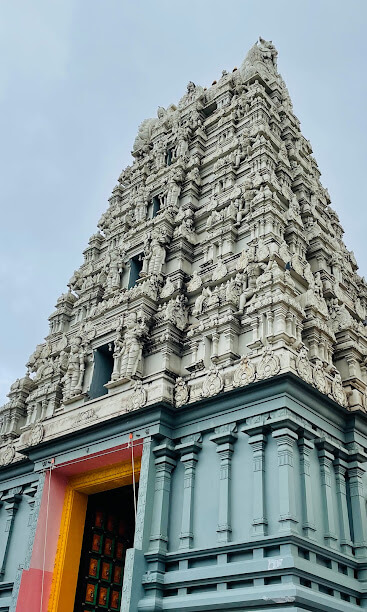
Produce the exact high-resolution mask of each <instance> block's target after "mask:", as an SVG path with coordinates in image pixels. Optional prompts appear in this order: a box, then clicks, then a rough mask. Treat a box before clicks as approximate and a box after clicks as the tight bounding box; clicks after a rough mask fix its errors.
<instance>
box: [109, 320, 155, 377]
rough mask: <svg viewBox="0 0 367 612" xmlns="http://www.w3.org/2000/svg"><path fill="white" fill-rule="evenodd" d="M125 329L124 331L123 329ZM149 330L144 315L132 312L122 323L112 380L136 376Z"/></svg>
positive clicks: (116, 343)
mask: <svg viewBox="0 0 367 612" xmlns="http://www.w3.org/2000/svg"><path fill="white" fill-rule="evenodd" d="M123 328H124V329H125V331H124V332H123V333H122V329H123ZM147 332H148V325H147V322H146V318H145V316H144V315H140V316H138V314H137V313H136V312H131V313H130V314H129V315H128V316H127V318H126V321H125V322H122V323H120V326H119V328H118V337H117V339H116V340H115V351H114V353H113V357H114V368H113V373H112V380H113V381H114V380H120V379H128V378H132V377H133V376H135V374H136V372H137V369H138V366H139V362H140V359H141V356H142V353H143V340H144V338H145V336H146V334H147Z"/></svg>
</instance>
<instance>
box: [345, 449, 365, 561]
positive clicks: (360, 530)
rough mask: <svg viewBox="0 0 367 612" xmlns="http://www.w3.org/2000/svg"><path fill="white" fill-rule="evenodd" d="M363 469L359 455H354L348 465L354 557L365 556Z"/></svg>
mask: <svg viewBox="0 0 367 612" xmlns="http://www.w3.org/2000/svg"><path fill="white" fill-rule="evenodd" d="M365 471H366V470H365V468H364V467H363V466H362V463H361V461H360V459H359V456H358V455H356V456H355V457H354V461H351V462H350V463H349V465H348V477H349V495H350V505H351V511H352V522H353V540H354V550H355V556H356V557H365V556H366V555H367V521H366V499H365V497H364V494H363V481H362V477H363V474H364V473H365Z"/></svg>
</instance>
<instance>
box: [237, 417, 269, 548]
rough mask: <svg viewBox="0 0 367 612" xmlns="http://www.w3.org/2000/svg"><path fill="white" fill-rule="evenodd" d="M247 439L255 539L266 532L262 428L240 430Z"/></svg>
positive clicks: (264, 440)
mask: <svg viewBox="0 0 367 612" xmlns="http://www.w3.org/2000/svg"><path fill="white" fill-rule="evenodd" d="M242 431H244V432H245V433H247V434H248V435H249V436H250V437H249V441H248V442H249V444H251V446H252V459H253V462H252V466H253V480H252V482H253V490H252V504H253V520H252V534H253V536H255V537H258V536H264V535H266V532H267V526H268V521H267V519H266V505H265V445H266V434H265V430H264V429H263V428H262V427H255V428H253V429H252V428H248V427H245V428H244V429H242Z"/></svg>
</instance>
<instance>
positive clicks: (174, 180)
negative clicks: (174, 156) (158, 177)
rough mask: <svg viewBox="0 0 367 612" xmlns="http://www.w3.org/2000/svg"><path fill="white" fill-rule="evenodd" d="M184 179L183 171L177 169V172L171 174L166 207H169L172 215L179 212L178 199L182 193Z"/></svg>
mask: <svg viewBox="0 0 367 612" xmlns="http://www.w3.org/2000/svg"><path fill="white" fill-rule="evenodd" d="M182 178H183V172H182V169H181V168H176V169H175V171H174V172H173V173H172V174H171V176H170V178H169V181H168V191H167V201H166V206H167V209H168V210H169V211H170V212H172V213H174V212H176V211H177V205H178V198H179V196H180V192H181V182H182Z"/></svg>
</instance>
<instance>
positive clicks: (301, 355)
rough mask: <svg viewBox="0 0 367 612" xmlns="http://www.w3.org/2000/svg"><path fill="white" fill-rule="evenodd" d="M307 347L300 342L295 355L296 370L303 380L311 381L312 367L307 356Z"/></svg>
mask: <svg viewBox="0 0 367 612" xmlns="http://www.w3.org/2000/svg"><path fill="white" fill-rule="evenodd" d="M307 353H308V351H307V348H306V347H305V345H304V344H301V346H300V348H299V352H298V355H297V357H296V370H297V372H298V374H299V375H300V377H301V378H303V380H305V381H306V382H308V383H310V384H311V383H312V367H311V364H310V362H309V360H308V357H307Z"/></svg>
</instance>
